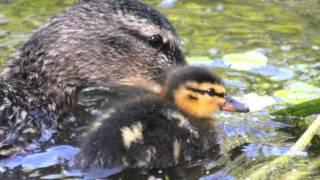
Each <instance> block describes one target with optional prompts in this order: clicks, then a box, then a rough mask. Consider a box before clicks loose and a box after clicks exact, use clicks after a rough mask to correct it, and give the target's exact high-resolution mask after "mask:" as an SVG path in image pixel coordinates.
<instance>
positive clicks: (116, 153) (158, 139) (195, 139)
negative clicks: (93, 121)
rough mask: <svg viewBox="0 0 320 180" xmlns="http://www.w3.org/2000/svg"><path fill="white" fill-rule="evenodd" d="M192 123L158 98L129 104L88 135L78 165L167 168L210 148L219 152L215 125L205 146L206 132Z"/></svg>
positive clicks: (173, 107)
mask: <svg viewBox="0 0 320 180" xmlns="http://www.w3.org/2000/svg"><path fill="white" fill-rule="evenodd" d="M192 121H193V119H192V118H191V117H188V116H187V115H186V114H184V113H183V112H181V111H180V110H178V109H177V108H176V107H175V106H174V105H172V104H169V103H164V102H162V101H161V100H159V99H157V98H152V99H139V100H136V101H132V102H129V103H126V104H124V105H122V106H119V107H118V108H116V109H114V112H113V113H111V114H110V117H109V118H106V119H104V120H103V121H101V122H100V126H99V127H97V128H98V129H97V131H95V132H94V133H92V134H90V135H89V139H88V140H87V141H86V142H85V144H84V146H83V147H82V152H81V154H80V155H78V156H79V157H78V158H79V165H80V166H81V167H82V168H85V169H87V168H90V167H104V168H106V167H107V168H112V167H123V168H127V167H130V168H134V167H145V168H148V167H154V168H164V167H168V166H174V165H176V164H178V163H182V162H188V161H191V160H192V159H194V157H198V158H200V157H202V156H203V153H204V152H205V151H206V150H208V149H209V148H214V147H215V148H216V149H215V150H217V148H218V146H217V144H216V141H215V140H216V139H215V138H216V136H215V131H214V124H212V126H211V127H210V130H211V131H212V132H211V133H210V135H211V138H210V141H211V142H210V143H209V142H208V143H203V142H201V140H202V139H203V138H204V137H202V136H200V132H203V130H204V129H203V127H201V126H197V125H195V124H191V122H192ZM207 128H208V127H207ZM204 144H210V147H206V148H205V147H203V146H204ZM192 157H193V158H192Z"/></svg>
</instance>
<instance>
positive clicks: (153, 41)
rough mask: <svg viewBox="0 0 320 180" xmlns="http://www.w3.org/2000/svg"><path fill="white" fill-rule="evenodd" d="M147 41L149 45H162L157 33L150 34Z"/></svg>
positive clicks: (156, 46)
mask: <svg viewBox="0 0 320 180" xmlns="http://www.w3.org/2000/svg"><path fill="white" fill-rule="evenodd" d="M148 41H149V44H150V46H152V47H154V48H159V47H161V46H162V45H163V39H162V37H161V36H160V35H159V34H157V35H153V36H151V37H150V38H149V39H148Z"/></svg>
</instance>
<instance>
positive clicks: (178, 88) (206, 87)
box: [165, 66, 249, 118]
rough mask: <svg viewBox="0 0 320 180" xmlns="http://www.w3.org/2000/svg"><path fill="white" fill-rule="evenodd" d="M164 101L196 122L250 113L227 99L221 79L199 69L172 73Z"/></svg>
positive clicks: (243, 106) (232, 99)
mask: <svg viewBox="0 0 320 180" xmlns="http://www.w3.org/2000/svg"><path fill="white" fill-rule="evenodd" d="M165 98H166V99H167V100H169V101H171V102H173V103H174V104H175V105H176V106H177V107H178V108H179V109H181V110H182V111H184V112H186V113H187V114H189V115H192V116H194V117H197V118H206V117H209V116H210V115H212V114H213V113H215V112H218V111H220V110H223V111H229V112H249V108H248V107H247V106H246V105H245V104H242V103H240V102H238V101H236V100H235V99H234V98H232V97H229V96H228V95H227V92H226V88H225V86H224V84H223V81H222V80H221V78H220V77H218V76H217V75H215V74H214V73H212V72H210V71H208V70H206V69H204V68H200V67H192V66H189V67H183V68H178V69H177V70H175V71H173V72H172V73H171V74H170V75H169V78H168V81H167V90H166V96H165Z"/></svg>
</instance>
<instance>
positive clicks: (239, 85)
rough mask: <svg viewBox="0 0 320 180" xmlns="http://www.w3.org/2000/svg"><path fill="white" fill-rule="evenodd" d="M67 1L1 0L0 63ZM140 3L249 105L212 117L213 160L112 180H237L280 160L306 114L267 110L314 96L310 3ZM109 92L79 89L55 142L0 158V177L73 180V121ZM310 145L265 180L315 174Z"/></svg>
mask: <svg viewBox="0 0 320 180" xmlns="http://www.w3.org/2000/svg"><path fill="white" fill-rule="evenodd" d="M74 2H75V0H50V1H49V0H43V1H32V0H0V62H1V63H4V62H5V61H6V59H7V57H8V55H9V54H10V53H11V52H13V51H14V49H15V48H17V47H18V45H19V44H20V43H21V42H23V41H24V40H26V39H27V38H28V37H29V36H30V34H31V32H32V29H34V28H35V27H38V26H39V25H41V23H42V22H43V21H44V20H46V19H47V18H48V17H49V16H51V15H53V14H55V13H57V12H59V11H61V10H63V9H64V8H65V7H68V6H70V5H71V4H73V3H74ZM145 2H147V3H150V4H151V5H153V6H154V7H156V8H158V9H159V10H160V11H162V12H163V13H164V14H166V15H167V16H168V17H169V19H170V20H171V21H172V22H173V24H174V25H175V27H176V28H177V30H178V32H179V34H180V36H181V39H182V41H183V45H184V52H185V53H186V55H187V59H188V60H189V61H190V63H193V64H197V65H201V66H206V67H210V68H212V69H213V70H214V71H216V72H217V73H219V74H221V76H223V77H224V79H225V82H226V84H227V85H228V88H229V89H228V90H229V92H230V94H232V95H235V96H238V98H239V99H241V98H242V99H243V100H245V101H247V102H249V104H250V106H251V107H252V109H254V112H251V113H249V114H241V115H239V114H229V113H220V114H218V115H216V119H218V120H219V121H220V126H219V129H220V130H221V138H220V139H221V140H220V142H221V148H222V157H221V158H220V159H218V160H202V161H199V162H195V163H194V164H192V165H188V166H184V167H175V168H169V169H163V170H127V171H125V172H121V173H116V174H115V175H113V176H111V179H117V178H123V179H135V178H139V179H141V178H144V179H147V178H149V177H154V178H156V177H161V178H163V179H176V178H182V177H188V178H189V179H197V178H200V179H237V178H245V177H247V176H248V175H249V174H250V173H252V172H253V171H255V170H256V169H257V168H259V167H261V166H262V165H264V164H266V163H268V162H270V161H271V160H273V159H274V158H276V157H279V156H281V155H283V154H284V153H285V152H286V151H287V150H288V149H289V148H290V146H291V145H292V144H293V143H294V142H295V141H296V139H297V138H298V137H299V135H300V134H301V133H302V131H303V129H302V127H303V126H301V124H304V122H305V121H310V120H312V119H314V116H311V117H308V118H306V119H289V118H281V119H279V118H277V117H274V116H271V115H270V112H272V111H274V110H277V109H280V108H283V107H285V106H287V103H296V102H297V101H299V102H300V101H305V100H307V99H310V98H315V97H318V95H319V93H318V92H319V89H318V88H319V87H320V71H319V70H320V61H319V57H320V30H319V29H320V3H319V1H317V0H308V1H306V0H301V1H294V0H283V1H277V0H261V1H258V0H253V1H236V0H234V1H203V0H184V1H182V0H178V1H164V2H162V1H156V0H149V1H145ZM239 65H240V66H239ZM243 67H246V68H243ZM302 82H303V83H304V84H301V83H302ZM297 84H298V85H297ZM297 86H298V87H297ZM288 87H290V88H291V89H288ZM292 87H293V89H292ZM90 91H91V93H90ZM108 93H110V92H108V90H107V89H104V90H103V89H102V90H101V89H91V90H88V91H86V92H84V94H82V95H83V96H80V101H79V108H78V111H77V114H76V115H75V117H74V118H70V119H69V120H68V121H67V122H66V124H67V126H68V127H70V128H68V129H65V130H64V131H63V132H61V133H59V136H58V137H56V138H55V141H54V142H52V143H50V144H49V145H47V146H44V147H43V149H42V150H41V151H40V152H36V153H33V154H28V155H26V156H24V157H19V156H18V157H17V156H16V157H11V158H10V159H7V160H5V161H0V172H1V174H0V179H3V178H11V179H13V178H16V179H25V178H34V179H38V178H43V179H57V178H72V177H75V178H79V177H81V176H82V175H81V172H79V171H77V170H74V169H69V168H68V163H70V162H69V160H70V159H72V157H73V155H74V154H76V153H77V152H78V150H79V149H78V148H77V147H78V137H80V136H81V135H82V134H83V132H85V130H86V127H87V126H88V123H90V122H86V121H81V119H86V118H87V119H93V118H94V117H96V116H98V115H99V113H101V110H100V109H101V108H97V107H101V106H103V104H104V97H105V95H108ZM292 96H293V97H294V98H293V99H292V98H290V97H292ZM297 96H299V98H297ZM297 99H298V100H297ZM257 102H258V103H257ZM102 109H103V108H102ZM80 117H81V118H80ZM304 126H306V125H304ZM70 132H72V133H70ZM316 144H319V143H314V148H311V149H309V150H308V151H305V152H301V153H299V154H298V156H296V157H295V158H294V162H293V163H291V164H290V165H289V166H288V167H287V169H281V170H278V171H277V172H275V173H274V174H272V176H273V177H277V178H283V177H282V176H287V177H289V175H290V173H292V172H300V171H301V172H306V173H309V174H307V177H310V178H311V177H312V178H316V177H317V178H319V176H317V175H318V173H314V172H317V168H315V169H314V170H312V169H310V168H309V169H308V168H307V165H308V164H309V165H310V164H315V163H316V162H315V161H313V160H314V159H315V157H317V149H316V148H315V147H318V146H315V145H316ZM314 149H316V150H314ZM318 170H319V169H318ZM115 172H117V170H95V171H94V172H90V173H89V174H88V175H87V178H90V177H91V178H92V177H103V176H105V175H106V174H110V173H115Z"/></svg>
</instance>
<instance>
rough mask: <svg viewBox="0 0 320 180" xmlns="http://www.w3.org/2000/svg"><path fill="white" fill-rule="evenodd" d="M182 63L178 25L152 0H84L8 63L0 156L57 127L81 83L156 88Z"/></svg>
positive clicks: (40, 31) (71, 107)
mask: <svg viewBox="0 0 320 180" xmlns="http://www.w3.org/2000/svg"><path fill="white" fill-rule="evenodd" d="M185 63H186V62H185V59H184V56H183V53H182V51H181V43H180V40H179V37H178V35H177V33H176V31H175V29H174V27H173V26H172V25H171V23H170V22H169V21H168V20H167V18H166V17H165V16H164V15H163V14H161V13H160V12H158V11H157V10H155V9H153V8H152V7H150V6H149V5H146V4H143V3H141V2H139V1H137V0H82V1H80V2H79V3H77V4H75V5H74V6H72V7H70V8H68V9H66V10H65V11H63V12H62V13H60V14H57V15H56V16H54V17H52V18H51V19H50V20H48V21H47V22H46V23H45V24H44V25H42V26H41V27H40V28H39V29H37V30H36V31H34V33H33V34H32V36H31V37H30V38H29V40H27V41H26V42H25V43H24V44H23V45H22V46H21V47H20V48H19V49H18V50H17V51H16V52H15V53H14V54H13V55H12V57H11V58H9V61H8V63H7V64H6V65H5V68H4V70H3V73H2V75H1V81H0V87H4V88H2V89H0V94H1V95H2V101H1V102H2V103H1V104H0V116H1V117H2V118H1V120H0V156H1V155H2V156H7V155H11V154H13V153H16V152H19V151H21V150H22V149H24V148H23V146H24V145H26V144H28V142H30V141H31V140H34V138H33V139H30V138H29V137H30V136H35V137H36V138H35V139H37V138H39V137H40V136H41V134H43V133H44V131H46V130H48V129H53V131H56V130H57V127H58V126H59V123H60V122H61V121H62V119H65V117H67V116H70V115H71V114H72V113H73V112H74V109H75V106H76V101H77V98H76V97H77V93H78V92H79V91H80V90H81V89H82V88H84V87H88V86H91V85H97V84H103V85H105V86H109V85H113V84H121V85H139V84H143V85H145V84H148V85H146V86H144V87H145V88H148V87H156V86H153V85H159V84H161V83H163V82H164V80H165V74H166V72H167V71H168V70H169V69H171V68H173V67H176V66H180V65H184V64H185ZM151 85H152V86H151ZM155 89H156V88H155ZM151 90H153V89H151ZM1 91H2V92H1ZM16 91H19V93H16ZM17 96H21V102H20V101H19V103H18V102H17V101H16V98H15V97H17ZM49 140H50V138H49ZM17 145H19V146H20V145H21V146H22V148H21V147H17ZM10 148H11V150H12V151H11V150H9V149H10ZM14 149H16V150H14ZM17 149H19V150H17Z"/></svg>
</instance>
